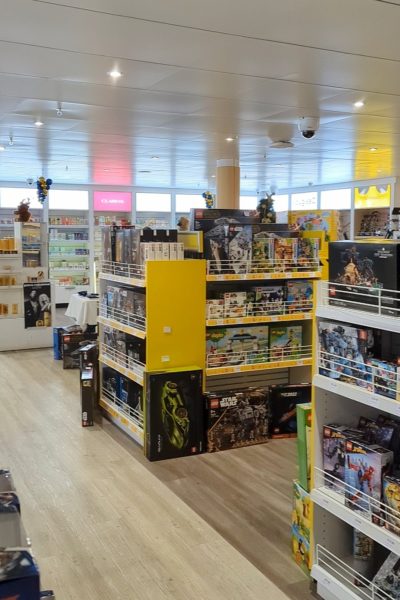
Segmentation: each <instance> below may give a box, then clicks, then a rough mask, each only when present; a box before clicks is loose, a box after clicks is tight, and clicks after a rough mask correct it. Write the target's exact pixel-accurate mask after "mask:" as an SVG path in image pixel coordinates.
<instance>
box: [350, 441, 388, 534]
mask: <svg viewBox="0 0 400 600" xmlns="http://www.w3.org/2000/svg"><path fill="white" fill-rule="evenodd" d="M345 448H346V464H345V472H344V474H345V484H346V487H345V503H346V506H348V507H349V508H351V509H352V510H355V511H364V512H365V511H371V512H372V520H373V522H374V523H377V524H380V515H381V509H380V500H381V497H382V491H383V490H382V482H383V477H384V476H385V475H386V474H387V473H388V472H389V470H390V468H391V466H392V464H393V452H392V451H391V450H387V449H386V448H381V447H380V446H377V445H371V446H367V445H365V444H362V443H361V442H359V441H354V440H346V444H345ZM365 514H367V513H365Z"/></svg>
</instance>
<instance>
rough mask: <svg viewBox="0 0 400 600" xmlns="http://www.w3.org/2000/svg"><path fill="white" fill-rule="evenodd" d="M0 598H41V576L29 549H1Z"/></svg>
mask: <svg viewBox="0 0 400 600" xmlns="http://www.w3.org/2000/svg"><path fill="white" fill-rule="evenodd" d="M0 574H1V577H0V600H39V599H40V578H39V570H38V568H37V565H36V563H35V561H34V559H33V557H32V556H31V554H30V552H29V551H28V550H22V549H9V550H7V549H0Z"/></svg>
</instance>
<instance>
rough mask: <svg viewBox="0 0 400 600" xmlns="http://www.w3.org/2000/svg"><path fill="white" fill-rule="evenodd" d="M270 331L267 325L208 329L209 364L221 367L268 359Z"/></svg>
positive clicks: (209, 365)
mask: <svg viewBox="0 0 400 600" xmlns="http://www.w3.org/2000/svg"><path fill="white" fill-rule="evenodd" d="M268 332H269V329H268V326H267V325H260V326H257V325H251V326H248V327H224V328H222V327H218V328H217V327H216V328H213V329H208V330H207V334H206V344H207V366H208V367H220V366H223V365H243V364H255V363H261V362H266V361H268Z"/></svg>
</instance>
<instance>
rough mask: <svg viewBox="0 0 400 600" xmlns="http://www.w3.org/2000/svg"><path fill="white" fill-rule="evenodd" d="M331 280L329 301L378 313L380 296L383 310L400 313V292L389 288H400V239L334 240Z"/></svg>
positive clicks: (336, 304) (383, 311)
mask: <svg viewBox="0 0 400 600" xmlns="http://www.w3.org/2000/svg"><path fill="white" fill-rule="evenodd" d="M329 282H330V283H329V303H330V304H333V305H335V306H342V307H344V308H354V309H358V310H364V311H367V312H374V313H376V312H378V310H379V308H378V305H379V296H380V297H381V307H382V313H383V314H386V315H392V316H398V315H400V312H399V309H400V294H396V293H393V292H390V291H389V292H388V291H386V290H394V291H400V242H397V241H393V240H382V241H379V242H378V241H377V242H364V241H362V242H348V241H341V242H331V243H330V244H329ZM335 283H338V284H341V285H335ZM381 290H384V291H381ZM357 294H362V295H357Z"/></svg>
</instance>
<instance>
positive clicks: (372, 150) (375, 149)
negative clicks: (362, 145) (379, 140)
mask: <svg viewBox="0 0 400 600" xmlns="http://www.w3.org/2000/svg"><path fill="white" fill-rule="evenodd" d="M369 151H370V152H376V151H377V148H370V149H369Z"/></svg>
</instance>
